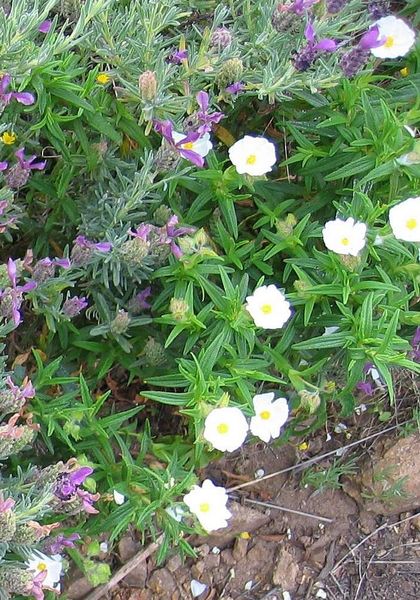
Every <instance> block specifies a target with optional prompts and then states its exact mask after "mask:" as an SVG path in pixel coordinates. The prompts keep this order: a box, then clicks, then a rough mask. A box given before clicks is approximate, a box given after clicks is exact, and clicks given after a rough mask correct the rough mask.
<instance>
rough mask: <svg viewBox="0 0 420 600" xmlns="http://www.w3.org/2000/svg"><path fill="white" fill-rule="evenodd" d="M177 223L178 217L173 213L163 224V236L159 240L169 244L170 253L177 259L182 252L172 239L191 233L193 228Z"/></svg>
mask: <svg viewBox="0 0 420 600" xmlns="http://www.w3.org/2000/svg"><path fill="white" fill-rule="evenodd" d="M177 225H178V217H177V216H176V215H173V216H172V217H171V218H170V219H169V221H168V222H167V223H166V225H165V228H164V231H165V234H164V236H165V237H164V238H163V239H162V240H161V242H162V243H163V244H169V247H170V249H171V252H172V254H173V255H174V256H175V258H178V259H179V258H180V257H181V256H182V254H183V253H182V250H181V248H180V247H179V246H178V244H176V243H175V241H174V240H176V238H179V237H181V236H183V235H188V234H190V233H193V232H194V231H195V230H194V229H193V228H192V227H177Z"/></svg>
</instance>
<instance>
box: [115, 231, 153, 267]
mask: <svg viewBox="0 0 420 600" xmlns="http://www.w3.org/2000/svg"><path fill="white" fill-rule="evenodd" d="M149 247H150V244H149V242H148V241H146V240H143V239H142V238H141V237H135V238H133V239H132V240H128V241H127V242H124V244H123V245H122V246H121V248H120V251H119V253H120V255H121V260H122V261H123V262H125V264H126V265H128V266H129V267H138V266H141V265H142V264H143V261H144V259H145V258H146V256H147V255H148V254H149Z"/></svg>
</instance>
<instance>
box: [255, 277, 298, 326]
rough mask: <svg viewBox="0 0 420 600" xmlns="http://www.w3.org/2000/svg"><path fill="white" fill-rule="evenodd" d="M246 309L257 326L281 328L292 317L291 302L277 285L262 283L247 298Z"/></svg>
mask: <svg viewBox="0 0 420 600" xmlns="http://www.w3.org/2000/svg"><path fill="white" fill-rule="evenodd" d="M246 302H247V303H246V306H245V308H246V310H247V311H248V312H249V314H250V315H251V317H252V318H253V320H254V323H255V325H256V326H257V327H262V328H263V329H280V327H283V325H284V324H285V323H286V321H288V319H289V318H290V316H291V314H292V311H291V310H290V304H289V302H287V300H286V298H285V297H284V295H283V294H282V292H281V291H280V290H279V289H278V288H276V286H275V285H272V284H271V285H262V286H261V287H259V288H257V289H256V290H255V292H254V293H253V294H252V296H248V297H247V299H246Z"/></svg>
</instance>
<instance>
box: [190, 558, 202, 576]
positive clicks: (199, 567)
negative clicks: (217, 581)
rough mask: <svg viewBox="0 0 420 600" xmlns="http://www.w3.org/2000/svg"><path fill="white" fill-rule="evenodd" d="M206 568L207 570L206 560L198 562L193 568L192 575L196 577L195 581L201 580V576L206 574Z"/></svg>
mask: <svg viewBox="0 0 420 600" xmlns="http://www.w3.org/2000/svg"><path fill="white" fill-rule="evenodd" d="M205 568H206V564H205V562H204V560H198V561H197V562H196V563H195V564H194V565H193V566H192V567H191V575H192V576H193V577H194V579H200V577H201V575H202V574H203V573H204V570H205Z"/></svg>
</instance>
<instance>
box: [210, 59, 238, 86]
mask: <svg viewBox="0 0 420 600" xmlns="http://www.w3.org/2000/svg"><path fill="white" fill-rule="evenodd" d="M243 71H244V65H243V63H242V61H241V59H240V58H230V59H229V60H227V61H226V62H224V63H223V65H222V66H221V68H220V71H219V73H218V75H217V77H216V81H217V85H218V86H219V88H225V87H226V86H228V85H229V84H231V83H234V82H235V81H239V80H240V79H241V77H242V73H243Z"/></svg>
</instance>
